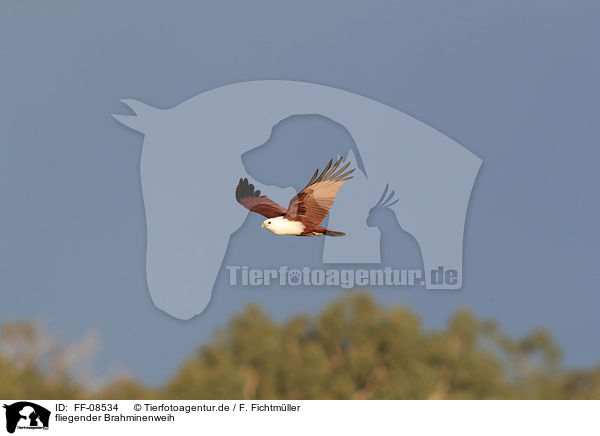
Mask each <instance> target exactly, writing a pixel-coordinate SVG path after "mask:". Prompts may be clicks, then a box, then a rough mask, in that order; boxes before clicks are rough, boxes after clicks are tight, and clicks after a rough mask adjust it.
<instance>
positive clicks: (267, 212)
mask: <svg viewBox="0 0 600 436" xmlns="http://www.w3.org/2000/svg"><path fill="white" fill-rule="evenodd" d="M235 199H236V200H237V201H238V203H240V204H241V205H242V206H244V207H245V208H246V209H249V210H250V211H252V212H256V213H259V214H261V215H263V216H265V217H267V218H274V217H276V216H283V215H285V213H286V209H285V208H284V207H282V206H280V205H278V204H277V203H275V202H274V201H273V200H271V199H270V198H269V197H267V196H265V195H260V191H259V190H256V191H255V190H254V185H253V184H251V183H248V179H240V182H239V183H238V185H237V188H236V190H235Z"/></svg>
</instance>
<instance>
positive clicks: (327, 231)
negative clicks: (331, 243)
mask: <svg viewBox="0 0 600 436" xmlns="http://www.w3.org/2000/svg"><path fill="white" fill-rule="evenodd" d="M323 234H324V235H326V236H346V234H345V233H344V232H336V231H335V230H329V229H325V231H324V232H323Z"/></svg>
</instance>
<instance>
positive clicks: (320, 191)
mask: <svg viewBox="0 0 600 436" xmlns="http://www.w3.org/2000/svg"><path fill="white" fill-rule="evenodd" d="M340 163H342V158H341V157H340V158H339V160H338V161H337V162H336V163H335V164H333V159H332V160H330V161H329V163H328V164H327V166H326V167H325V169H323V171H322V172H321V175H319V170H318V169H317V171H315V173H314V174H313V176H312V179H310V182H308V185H306V188H304V189H303V190H302V191H300V192H299V193H298V194H297V195H296V196H295V197H294V198H292V199H291V200H290V205H289V207H288V210H287V214H286V217H287V218H289V219H294V220H299V219H305V220H307V221H310V222H311V223H313V224H316V225H319V224H321V223H322V222H323V220H324V219H325V217H326V216H327V214H328V213H329V209H331V205H332V204H333V200H334V199H335V196H336V195H337V193H338V191H339V190H340V188H341V187H342V185H343V184H344V183H345V182H346V181H347V180H350V179H351V178H352V176H350V177H348V176H349V175H350V174H351V173H352V172H353V171H354V169H352V170H350V171H346V168H348V166H349V165H350V162H348V163H347V164H346V165H344V166H343V167H342V168H341V169H339V170H338V167H339V166H340ZM332 164H333V166H332ZM355 169H356V168H355ZM336 170H337V171H336Z"/></svg>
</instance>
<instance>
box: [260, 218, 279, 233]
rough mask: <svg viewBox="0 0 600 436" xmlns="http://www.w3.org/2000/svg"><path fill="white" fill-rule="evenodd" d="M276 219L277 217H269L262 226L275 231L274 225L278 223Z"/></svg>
mask: <svg viewBox="0 0 600 436" xmlns="http://www.w3.org/2000/svg"><path fill="white" fill-rule="evenodd" d="M276 219H277V218H269V219H267V220H264V221H263V223H262V228H263V229H267V230H271V231H273V226H275V225H277V224H276V223H275V220H276Z"/></svg>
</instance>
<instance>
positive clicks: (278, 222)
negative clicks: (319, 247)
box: [235, 158, 356, 236]
mask: <svg viewBox="0 0 600 436" xmlns="http://www.w3.org/2000/svg"><path fill="white" fill-rule="evenodd" d="M341 162H342V158H340V159H339V160H338V161H337V162H336V163H335V164H334V163H333V159H332V160H330V161H329V163H328V164H327V166H326V167H325V168H324V169H323V171H321V175H319V170H318V169H317V170H316V171H315V173H314V174H313V176H312V178H311V179H310V182H308V185H306V187H305V188H304V189H303V190H302V191H300V192H299V193H298V194H296V195H295V196H294V198H292V199H291V200H290V204H289V206H288V208H287V209H285V208H284V207H283V206H280V205H279V204H277V203H275V202H274V201H273V200H271V199H270V198H269V197H267V196H265V195H260V191H259V190H254V185H252V184H250V183H248V179H240V182H239V183H238V186H237V189H236V190H235V198H236V200H237V201H238V202H239V203H240V204H241V205H242V206H244V207H245V208H246V209H249V210H250V211H252V212H256V213H259V214H261V215H263V216H265V217H267V219H266V220H264V221H263V224H262V227H263V228H266V229H267V230H270V231H271V232H273V233H275V234H276V235H295V236H323V235H326V236H344V235H345V233H343V232H338V231H335V230H330V229H326V228H325V227H321V226H320V224H321V223H322V222H323V220H324V219H325V217H326V216H327V214H328V213H329V209H331V206H332V205H333V200H334V199H335V196H336V195H337V193H338V191H339V190H340V188H341V187H342V185H343V184H344V183H345V182H346V181H348V180H350V179H351V178H352V176H350V174H351V173H352V172H353V171H354V170H355V169H356V168H354V169H352V170H350V171H346V169H347V168H348V166H349V165H350V162H348V163H347V164H346V165H344V166H343V167H342V168H340V169H339V170H338V167H339V166H340V164H341ZM332 165H333V166H332Z"/></svg>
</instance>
